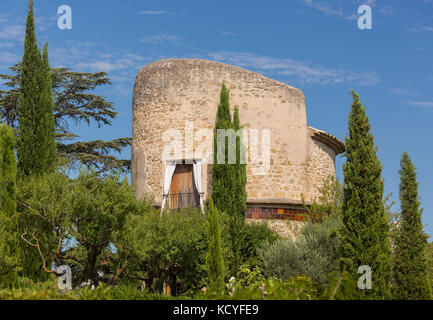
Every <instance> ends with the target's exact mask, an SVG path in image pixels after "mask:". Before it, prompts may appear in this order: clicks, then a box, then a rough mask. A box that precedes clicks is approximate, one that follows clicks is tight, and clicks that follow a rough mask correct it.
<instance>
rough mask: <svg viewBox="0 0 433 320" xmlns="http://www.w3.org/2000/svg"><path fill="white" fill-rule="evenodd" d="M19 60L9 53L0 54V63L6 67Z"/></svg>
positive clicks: (16, 56)
mask: <svg viewBox="0 0 433 320" xmlns="http://www.w3.org/2000/svg"><path fill="white" fill-rule="evenodd" d="M19 60H20V57H19V56H18V55H16V54H14V53H10V52H4V51H3V52H0V62H1V63H5V64H8V65H12V64H14V63H17V62H18V61H19Z"/></svg>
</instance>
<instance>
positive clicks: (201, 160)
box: [131, 59, 345, 219]
mask: <svg viewBox="0 0 433 320" xmlns="http://www.w3.org/2000/svg"><path fill="white" fill-rule="evenodd" d="M223 82H224V83H225V84H226V86H227V88H228V89H229V90H230V106H231V108H232V112H233V107H234V106H238V107H239V114H240V121H241V124H242V125H243V126H244V128H245V131H246V132H249V138H250V140H251V141H252V139H253V138H254V137H255V136H254V135H253V133H254V132H257V135H258V136H257V137H258V144H259V146H258V150H259V153H260V152H261V151H262V149H261V147H260V144H261V143H262V142H263V143H264V141H265V140H266V139H265V140H262V138H263V136H265V134H266V132H269V142H270V145H269V165H268V166H267V167H266V168H264V167H263V163H250V162H247V185H246V189H247V193H248V201H247V207H248V209H247V217H249V218H272V217H282V216H284V217H286V218H290V219H296V218H297V214H298V213H299V211H302V208H301V204H302V199H304V200H305V201H306V202H307V203H309V202H311V201H312V200H313V199H314V198H315V197H316V196H317V191H318V189H319V188H320V186H321V185H322V184H323V182H324V180H325V179H326V178H327V177H328V176H331V175H334V174H335V156H336V155H337V154H339V153H342V152H344V150H345V146H344V144H343V142H341V141H340V140H338V139H337V138H336V137H334V136H332V135H330V134H328V133H326V132H324V131H321V130H317V129H315V128H312V127H309V126H308V125H307V117H306V110H305V98H304V94H303V93H302V91H301V90H299V89H296V88H294V87H291V86H288V85H286V84H284V83H281V82H278V81H276V80H273V79H269V78H267V77H264V76H262V75H260V74H257V73H255V72H251V71H247V70H245V69H242V68H239V67H235V66H231V65H227V64H223V63H217V62H213V61H207V60H198V59H169V60H160V61H156V62H153V63H151V64H149V65H147V66H145V67H143V68H142V69H141V70H140V72H139V73H138V75H137V78H136V81H135V86H134V97H133V119H132V128H133V133H132V137H133V143H132V157H131V159H132V183H133V184H134V185H135V186H136V188H137V196H141V195H143V194H149V195H151V196H153V198H154V202H155V205H156V206H161V204H162V203H163V202H164V201H165V200H164V198H166V197H167V195H170V196H171V195H172V194H174V193H176V191H173V190H180V189H179V188H182V187H181V186H180V187H179V186H177V187H176V188H177V189H176V188H175V189H173V188H174V187H173V186H174V184H175V183H176V184H177V183H179V182H178V181H187V180H188V179H189V180H191V181H192V182H187V183H190V184H191V185H192V186H193V189H194V190H195V191H194V192H197V191H199V193H200V194H201V200H202V201H203V202H206V201H207V199H208V197H209V195H210V194H211V185H212V183H211V178H212V175H211V165H210V164H209V163H208V162H207V161H206V159H207V158H206V157H205V156H203V148H202V146H203V145H205V146H207V147H206V148H205V149H206V152H207V151H209V150H213V147H212V143H213V138H212V139H211V141H206V138H202V137H201V136H202V135H203V136H204V135H205V134H204V133H205V132H212V133H213V131H214V125H215V118H216V112H217V108H218V103H219V94H220V91H221V85H222V83H223ZM167 133H171V134H172V135H174V136H178V137H181V140H180V142H179V143H178V144H180V145H181V147H182V153H181V154H179V153H177V156H176V157H174V159H169V160H167V159H165V158H163V156H162V155H163V153H164V148H165V147H166V146H167V144H169V143H170V141H171V140H170V139H169V140H167ZM168 135H170V134H168ZM191 144H192V145H191ZM198 145H201V147H200V151H201V152H200V154H199V156H197V149H198ZM249 147H250V149H252V144H251V145H250V146H249ZM187 149H189V150H187ZM208 149H209V150H208ZM206 152H204V154H207V155H208V156H209V153H206ZM250 156H251V154H250ZM205 158H206V159H205ZM208 158H209V157H208ZM210 158H212V156H210ZM247 160H248V159H247ZM193 162H194V167H192V165H191V169H188V167H184V168H183V169H182V168H181V165H184V164H185V163H193ZM173 164H174V165H176V164H177V167H176V166H173ZM196 164H200V166H199V168H198V166H197V165H196ZM175 168H176V169H175ZM198 169H199V170H198ZM188 170H190V171H191V174H192V175H193V177H194V178H191V177H189V178H188ZM198 175H200V179H196V178H197V176H198ZM185 179H187V180H185ZM184 184H185V183H184ZM198 184H199V185H198ZM185 190H186V189H185ZM191 190H192V189H191ZM281 215H282V216H281Z"/></svg>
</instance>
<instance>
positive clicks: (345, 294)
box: [319, 270, 357, 300]
mask: <svg viewBox="0 0 433 320" xmlns="http://www.w3.org/2000/svg"><path fill="white" fill-rule="evenodd" d="M328 283H329V285H328V286H327V287H326V288H325V290H324V291H323V292H322V293H321V295H320V296H319V298H320V299H321V300H353V299H354V296H353V293H354V292H355V291H356V290H357V287H356V282H355V281H354V279H353V278H352V276H351V275H350V274H349V273H348V272H347V271H344V270H343V271H341V272H340V271H334V272H331V273H330V274H329V276H328Z"/></svg>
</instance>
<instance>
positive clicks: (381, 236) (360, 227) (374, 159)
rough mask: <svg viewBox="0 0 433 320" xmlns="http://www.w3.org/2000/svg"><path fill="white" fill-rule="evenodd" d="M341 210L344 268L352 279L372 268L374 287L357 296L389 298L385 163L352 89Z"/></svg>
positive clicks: (359, 292)
mask: <svg viewBox="0 0 433 320" xmlns="http://www.w3.org/2000/svg"><path fill="white" fill-rule="evenodd" d="M352 94H353V103H352V108H351V112H350V114H349V121H348V124H349V135H348V136H347V137H346V150H347V151H346V158H347V161H346V164H345V165H344V166H343V173H344V196H343V210H342V222H343V224H342V229H341V231H340V236H341V247H342V249H341V267H342V269H343V270H347V271H348V272H349V273H350V275H351V277H352V278H353V279H358V278H359V277H360V275H359V274H358V273H357V271H358V268H359V267H360V266H361V265H367V266H369V267H370V268H371V270H372V288H371V289H364V290H361V289H358V290H356V291H355V292H354V297H355V298H356V299H389V298H390V281H391V264H390V254H391V249H390V244H389V238H388V233H389V226H388V220H387V216H386V212H385V208H384V204H383V201H382V199H383V187H384V186H383V180H382V177H381V174H382V165H381V163H380V160H379V158H378V156H377V154H376V147H375V145H374V138H373V134H372V133H371V128H370V124H369V120H368V117H367V116H366V114H365V107H364V106H362V105H361V102H360V101H359V97H358V95H357V94H356V93H355V92H354V91H353V90H352Z"/></svg>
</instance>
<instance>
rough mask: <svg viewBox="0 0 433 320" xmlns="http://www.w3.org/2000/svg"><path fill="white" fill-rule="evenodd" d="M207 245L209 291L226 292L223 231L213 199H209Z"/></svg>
mask: <svg viewBox="0 0 433 320" xmlns="http://www.w3.org/2000/svg"><path fill="white" fill-rule="evenodd" d="M206 224H207V240H208V241H207V243H208V253H207V255H206V269H207V272H208V278H209V290H212V291H213V292H214V293H216V294H220V293H222V292H223V291H224V275H225V271H224V260H223V257H222V249H221V229H220V221H219V214H218V209H216V208H215V206H214V203H213V200H212V198H210V199H209V211H208V215H207V223H206Z"/></svg>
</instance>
